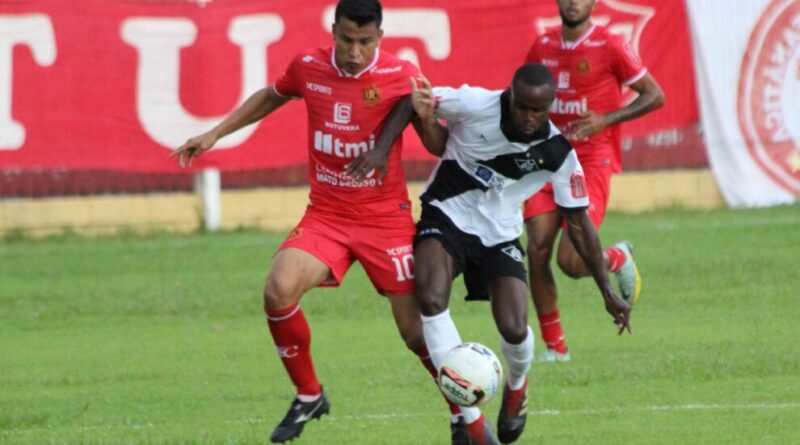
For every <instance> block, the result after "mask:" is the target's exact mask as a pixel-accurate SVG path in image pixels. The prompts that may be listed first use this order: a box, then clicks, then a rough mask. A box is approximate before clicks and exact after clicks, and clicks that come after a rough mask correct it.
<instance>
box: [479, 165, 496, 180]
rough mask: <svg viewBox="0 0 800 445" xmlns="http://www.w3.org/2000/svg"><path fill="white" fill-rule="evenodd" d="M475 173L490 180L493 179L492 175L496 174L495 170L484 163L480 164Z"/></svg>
mask: <svg viewBox="0 0 800 445" xmlns="http://www.w3.org/2000/svg"><path fill="white" fill-rule="evenodd" d="M475 174H476V175H478V177H479V178H481V179H483V180H484V181H489V180H490V179H492V176H494V172H492V171H491V170H489V169H488V168H486V167H484V166H482V165H480V166H478V169H477V170H475Z"/></svg>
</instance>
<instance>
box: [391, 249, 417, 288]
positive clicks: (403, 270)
mask: <svg viewBox="0 0 800 445" xmlns="http://www.w3.org/2000/svg"><path fill="white" fill-rule="evenodd" d="M392 262H393V263H394V267H395V269H397V281H398V282H400V281H406V280H413V279H414V272H413V270H414V254H411V253H409V254H406V255H403V256H402V257H396V256H393V257H392Z"/></svg>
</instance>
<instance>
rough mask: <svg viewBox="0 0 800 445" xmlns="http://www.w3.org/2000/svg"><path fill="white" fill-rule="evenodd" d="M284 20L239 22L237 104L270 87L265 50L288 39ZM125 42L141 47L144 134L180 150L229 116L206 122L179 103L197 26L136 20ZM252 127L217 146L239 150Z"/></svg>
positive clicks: (234, 27)
mask: <svg viewBox="0 0 800 445" xmlns="http://www.w3.org/2000/svg"><path fill="white" fill-rule="evenodd" d="M283 32H284V26H283V20H282V19H281V18H280V17H279V16H277V15H275V14H254V15H245V16H240V17H237V18H235V19H234V20H232V21H231V24H230V27H229V28H228V38H229V39H230V40H231V41H232V42H234V43H235V44H237V45H238V46H239V48H240V49H241V53H242V57H241V58H242V88H241V95H240V97H239V100H238V101H237V106H238V105H239V104H241V103H242V102H244V101H245V100H246V99H247V98H248V97H249V96H250V95H251V94H253V93H255V92H256V91H258V90H259V89H261V88H263V87H264V86H266V84H267V51H266V48H267V47H268V46H269V45H270V44H271V43H273V42H277V41H278V40H280V38H281V37H282V36H283ZM121 34H122V39H123V40H124V41H125V42H126V43H128V44H129V45H131V46H133V47H134V48H136V50H137V52H138V54H139V68H138V72H137V80H136V113H137V116H138V119H139V121H140V122H141V124H142V127H143V128H144V130H145V132H147V134H148V136H150V138H152V139H153V140H154V141H156V142H157V143H159V144H160V145H163V146H164V147H166V148H170V149H172V148H175V147H177V146H179V145H180V144H182V143H183V142H184V141H185V140H186V139H187V138H188V137H190V136H192V135H195V134H198V133H202V132H204V131H207V130H209V129H210V128H211V127H213V126H214V125H217V124H219V123H220V122H222V120H223V119H224V117H222V116H220V117H213V118H201V117H197V116H194V115H192V114H190V113H188V112H187V111H186V110H185V109H184V108H183V106H182V105H181V103H180V93H179V91H180V85H179V83H180V68H181V67H180V50H181V48H184V47H187V46H189V45H191V44H192V43H193V42H194V41H195V38H196V37H197V27H196V26H195V24H194V23H193V22H192V21H191V20H189V19H185V18H161V17H136V18H130V19H127V20H125V21H124V22H123V23H122V28H121ZM255 129H256V126H255V125H252V126H249V127H247V128H243V129H242V130H240V131H237V132H236V133H234V134H231V135H229V136H228V137H226V138H225V139H222V140H221V141H220V142H219V143H218V144H217V146H216V147H217V148H230V147H235V146H238V145H239V144H241V143H242V142H244V141H245V140H247V138H249V137H250V135H252V134H253V132H254V131H255Z"/></svg>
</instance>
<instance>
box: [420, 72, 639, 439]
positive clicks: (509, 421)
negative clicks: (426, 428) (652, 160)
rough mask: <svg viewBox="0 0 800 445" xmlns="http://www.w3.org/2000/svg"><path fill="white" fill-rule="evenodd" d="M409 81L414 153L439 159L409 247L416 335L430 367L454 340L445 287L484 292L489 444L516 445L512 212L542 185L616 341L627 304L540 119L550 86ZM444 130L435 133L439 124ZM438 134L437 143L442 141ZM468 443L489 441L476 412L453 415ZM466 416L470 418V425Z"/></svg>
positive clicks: (518, 332)
mask: <svg viewBox="0 0 800 445" xmlns="http://www.w3.org/2000/svg"><path fill="white" fill-rule="evenodd" d="M420 82H421V87H418V86H417V85H416V80H413V79H412V96H411V101H412V105H413V108H414V111H416V113H417V115H418V117H419V119H420V120H421V125H420V127H421V132H422V139H423V142H424V143H425V145H426V147H427V148H428V149H429V150H430V151H431V152H434V153H441V154H442V158H441V161H440V162H439V164H438V166H437V167H436V169H435V171H434V172H433V173H432V175H431V177H430V179H429V180H428V184H427V186H426V188H425V191H424V192H423V193H422V196H421V200H422V216H421V219H420V221H419V222H418V223H417V234H416V237H415V240H414V249H415V271H416V275H415V283H416V288H417V299H418V300H419V304H420V309H421V311H422V314H423V315H422V321H423V331H424V334H425V342H426V343H427V345H428V350H429V351H430V354H431V358H432V360H433V362H434V364H435V365H436V366H437V368H438V367H439V366H440V365H441V361H442V359H443V357H444V355H445V354H446V353H447V352H448V351H449V350H450V349H452V348H453V347H455V346H456V345H459V344H461V337H460V335H459V333H458V330H457V329H456V326H455V323H454V322H453V319H452V318H451V316H450V312H449V310H448V301H449V298H450V290H451V285H452V281H453V279H455V278H456V276H458V275H459V274H460V273H463V274H464V276H465V280H466V281H467V283H468V291H469V292H470V293H471V294H473V293H475V294H488V295H489V297H490V300H491V308H492V315H493V316H494V319H495V322H496V325H497V328H498V330H499V332H500V336H501V339H500V347H501V350H502V352H503V355H504V356H505V358H506V362H507V364H508V380H507V382H506V385H505V388H504V391H503V401H502V406H501V408H500V413H499V416H498V421H497V433H498V435H497V437H498V438H499V440H500V442H502V443H504V444H508V443H512V442H514V441H516V440H517V439H518V438H519V437H520V435H521V434H522V431H523V429H524V427H525V421H526V418H527V411H526V409H527V385H528V378H527V374H528V370H529V369H530V366H531V362H532V361H533V343H534V342H533V332H532V330H531V328H530V327H529V326H528V304H527V295H528V289H527V285H526V272H525V266H524V263H523V249H522V247H521V246H520V244H519V241H518V238H519V236H520V235H521V234H522V230H523V219H522V211H521V204H522V203H523V201H525V199H526V198H528V197H529V196H531V195H532V194H533V193H535V192H536V191H537V190H539V189H541V188H542V187H543V186H544V185H545V184H547V183H552V185H553V190H554V196H555V200H556V202H557V204H558V206H559V208H560V209H561V211H562V212H563V213H564V215H565V216H566V220H567V223H568V228H567V230H568V233H569V234H570V236H571V238H572V240H573V241H574V244H575V248H576V249H577V251H578V252H579V253H580V255H581V257H582V258H583V260H584V261H585V262H586V264H587V266H588V267H589V269H590V270H591V272H592V275H593V276H594V279H595V281H596V283H597V286H598V288H599V290H600V294H601V295H602V297H603V302H604V304H605V309H606V311H608V313H609V314H611V316H612V317H613V318H614V321H615V323H616V325H617V328H618V330H619V333H620V334H622V333H623V332H624V330H626V329H627V330H628V331H629V332H630V325H629V316H630V306H628V304H627V303H625V302H624V301H623V300H622V299H621V298H619V297H618V296H617V295H616V294H615V292H614V290H613V287H612V285H611V283H610V281H609V278H608V273H607V271H606V268H605V267H604V264H603V254H602V250H601V248H600V241H599V239H598V236H597V232H596V231H595V229H594V225H593V224H592V222H591V220H590V219H589V217H588V216H587V213H586V209H587V208H588V207H589V198H588V195H587V193H586V188H585V183H584V178H583V170H582V169H581V165H580V163H579V162H578V158H577V156H576V155H575V151H574V150H573V148H572V146H571V145H570V143H569V142H568V141H567V139H566V138H565V137H564V136H563V135H561V133H560V132H559V131H558V129H557V128H556V127H555V125H553V123H552V122H550V120H549V119H548V110H549V109H550V106H551V104H552V102H553V98H554V91H555V86H554V83H553V77H552V74H551V73H550V71H549V70H548V69H547V68H546V67H544V66H543V65H537V64H528V65H523V66H522V67H520V68H519V69H518V70H517V71H516V73H515V74H514V78H513V82H512V85H511V87H510V88H508V89H506V90H504V91H490V90H485V89H482V88H473V87H469V86H463V87H461V88H458V89H454V88H431V87H430V85H429V84H428V82H427V80H425V79H424V78H422V77H420ZM440 118H443V119H445V120H446V121H447V129H445V128H443V127H442V126H441V125H440V123H439V119H440ZM448 131H449V136H448ZM462 412H463V414H464V416H465V418H466V420H467V422H468V428H469V430H470V436H471V437H472V440H473V442H475V443H477V444H496V443H497V441H496V440H497V439H495V437H494V434H493V431H492V428H491V425H490V423H489V422H488V421H486V419H485V418H484V416H483V415H482V414H481V412H480V410H479V409H478V408H463V409H462ZM475 419H477V421H476V420H475Z"/></svg>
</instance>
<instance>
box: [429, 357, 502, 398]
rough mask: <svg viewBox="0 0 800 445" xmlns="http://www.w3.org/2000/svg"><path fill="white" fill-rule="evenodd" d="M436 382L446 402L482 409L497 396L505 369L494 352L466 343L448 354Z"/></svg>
mask: <svg viewBox="0 0 800 445" xmlns="http://www.w3.org/2000/svg"><path fill="white" fill-rule="evenodd" d="M437 382H438V384H439V388H440V389H441V390H442V392H443V393H444V395H445V397H447V400H449V401H451V402H453V403H455V404H456V405H459V406H479V405H482V404H484V403H486V402H488V401H489V400H491V399H492V397H494V396H495V394H497V391H498V390H499V388H500V387H501V385H502V383H503V367H502V366H501V365H500V360H498V359H497V356H496V355H495V354H494V352H492V350H491V349H489V348H487V347H486V346H484V345H482V344H480V343H464V344H461V345H458V346H456V347H455V348H453V349H451V350H450V352H448V353H447V354H445V356H444V360H443V361H442V366H441V367H440V368H439V378H438V379H437Z"/></svg>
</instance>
